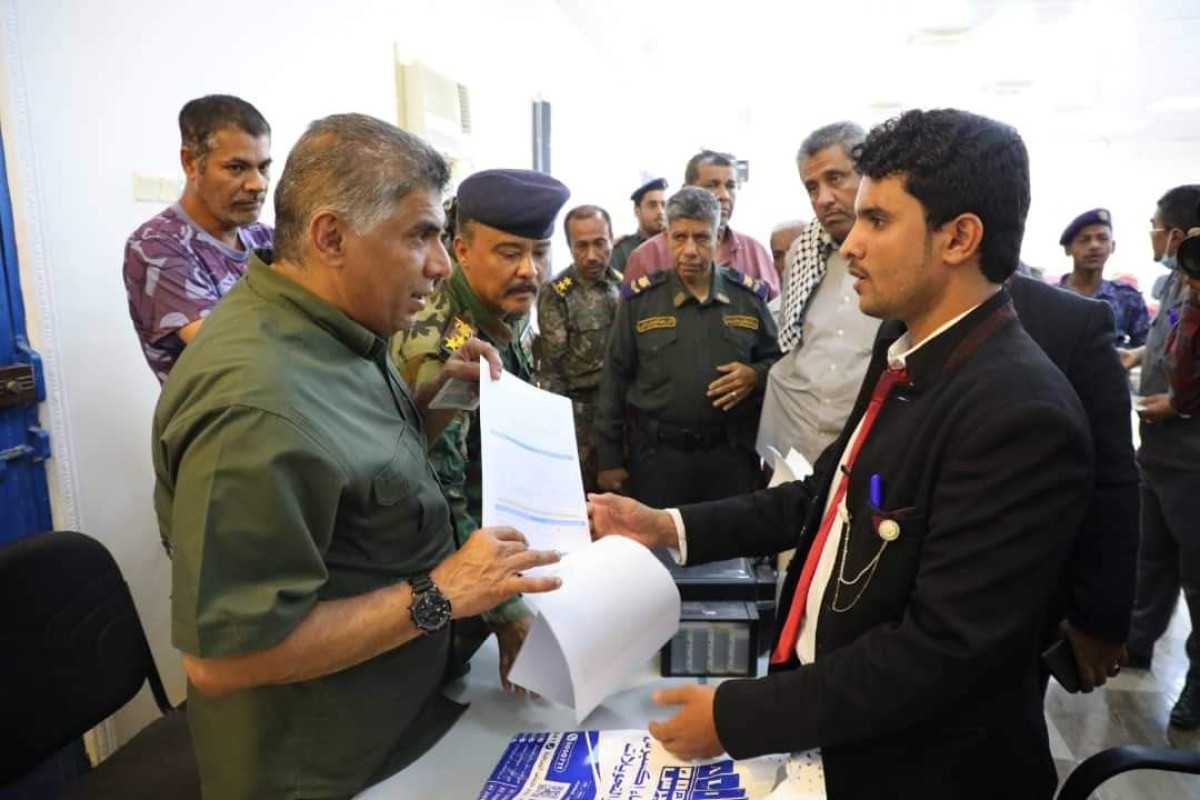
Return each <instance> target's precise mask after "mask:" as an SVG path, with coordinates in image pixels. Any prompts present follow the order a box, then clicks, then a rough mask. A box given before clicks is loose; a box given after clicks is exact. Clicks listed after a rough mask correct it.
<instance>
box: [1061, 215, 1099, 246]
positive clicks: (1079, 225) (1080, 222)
mask: <svg viewBox="0 0 1200 800" xmlns="http://www.w3.org/2000/svg"><path fill="white" fill-rule="evenodd" d="M1088 225H1107V226H1108V229H1109V230H1112V214H1109V213H1108V209H1107V208H1093V209H1092V210H1091V211H1085V212H1083V213H1082V214H1080V215H1079V216H1078V217H1076V218H1075V219H1073V220H1071V224H1070V225H1068V226H1067V229H1066V230H1065V231H1063V233H1062V237H1061V238H1060V239H1059V240H1058V243H1059V244H1061V245H1062V246H1063V247H1066V246H1067V245H1069V244H1070V243H1071V240H1072V239H1074V238H1075V234H1077V233H1079V232H1080V231H1081V230H1083V229H1084V228H1086V227H1087V226H1088Z"/></svg>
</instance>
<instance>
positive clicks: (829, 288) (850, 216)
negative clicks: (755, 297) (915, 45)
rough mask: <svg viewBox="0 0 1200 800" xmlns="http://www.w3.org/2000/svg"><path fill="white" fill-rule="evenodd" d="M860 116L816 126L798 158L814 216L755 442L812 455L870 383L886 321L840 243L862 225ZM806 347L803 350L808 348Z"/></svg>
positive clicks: (787, 280) (788, 278) (786, 293)
mask: <svg viewBox="0 0 1200 800" xmlns="http://www.w3.org/2000/svg"><path fill="white" fill-rule="evenodd" d="M863 136H864V132H863V129H862V128H860V127H859V126H858V125H855V124H854V123H852V122H837V123H833V124H831V125H826V126H824V127H822V128H819V129H817V130H816V131H814V132H812V133H811V134H809V136H808V137H807V138H806V139H805V140H804V142H803V143H802V144H801V146H800V151H799V153H798V154H797V158H796V161H797V166H798V167H799V170H800V177H801V179H802V180H803V182H804V188H805V190H806V191H807V192H808V197H809V200H810V202H811V203H812V208H813V212H814V213H815V214H816V219H815V221H814V223H815V224H811V225H809V226H808V228H807V229H806V230H805V231H804V233H802V234H801V235H800V236H799V237H798V238H797V239H796V241H795V242H794V243H793V244H792V246H791V248H790V249H789V250H788V253H787V257H786V268H785V272H784V276H783V279H782V284H783V303H782V311H781V313H780V317H779V345H780V348H781V349H782V350H783V351H784V353H785V355H784V357H783V358H782V359H780V360H779V361H778V362H776V364H775V366H774V368H772V370H771V373H770V375H769V377H768V380H767V387H766V394H765V397H764V402H763V413H762V419H761V422H760V425H759V435H758V442H757V449H758V452H759V454H760V455H761V456H763V457H764V458H769V451H768V449H767V448H768V447H774V448H776V449H778V450H779V451H780V452H782V453H786V452H787V451H788V449H789V448H791V447H794V448H796V450H797V451H798V452H800V453H801V454H802V455H803V456H805V457H806V458H807V459H808V460H809V461H814V460H815V459H816V457H817V455H818V454H820V452H821V451H822V450H823V449H824V448H825V446H826V445H827V444H829V442H831V441H832V440H833V439H834V437H835V436H837V434H838V432H839V431H840V430H841V428H842V425H843V424H844V423H845V421H846V417H847V416H848V415H849V413H850V408H851V405H852V404H853V402H854V397H855V394H856V393H857V392H858V388H859V385H860V384H861V383H862V376H863V373H864V372H865V370H866V367H867V361H868V358H869V356H870V352H871V343H872V341H874V338H875V330H876V328H878V324H879V323H878V321H877V320H873V319H871V318H870V317H867V316H866V315H865V314H863V313H862V312H861V311H859V309H858V302H857V298H856V296H855V294H854V292H853V291H852V290H851V288H850V287H851V284H852V280H851V279H850V277H849V274H848V273H847V272H846V266H847V265H846V261H845V259H844V258H842V257H841V256H840V255H839V254H838V252H837V248H838V245H840V244H841V242H842V240H843V239H844V238H845V237H846V234H847V233H849V232H850V228H851V227H853V225H854V197H855V194H856V193H857V192H858V184H859V180H860V178H859V175H858V173H857V172H855V171H854V166H853V164H852V162H851V160H850V149H851V148H852V147H853V146H854V145H856V144H858V143H860V142H861V141H862V140H863ZM801 348H803V355H801V352H800V351H801Z"/></svg>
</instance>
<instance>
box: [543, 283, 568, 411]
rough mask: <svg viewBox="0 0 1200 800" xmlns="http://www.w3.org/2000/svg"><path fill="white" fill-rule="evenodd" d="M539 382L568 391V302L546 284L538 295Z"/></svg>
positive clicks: (546, 387)
mask: <svg viewBox="0 0 1200 800" xmlns="http://www.w3.org/2000/svg"><path fill="white" fill-rule="evenodd" d="M537 310H538V329H539V331H540V333H539V334H538V367H537V369H538V374H537V378H538V385H539V386H541V387H542V388H543V389H546V390H548V391H551V392H554V393H555V394H563V395H565V394H566V393H567V389H568V388H570V387H569V385H568V383H567V301H566V298H564V297H563V296H562V295H560V294H559V293H558V292H556V291H555V290H554V287H553V286H546V287H545V288H544V289H542V293H541V294H540V295H539V296H538V302H537Z"/></svg>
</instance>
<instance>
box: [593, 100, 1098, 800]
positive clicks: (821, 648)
mask: <svg viewBox="0 0 1200 800" xmlns="http://www.w3.org/2000/svg"><path fill="white" fill-rule="evenodd" d="M855 161H856V164H857V168H858V171H859V172H860V173H861V174H862V175H863V182H862V186H861V187H860V189H859V194H858V199H857V203H856V213H857V221H856V222H855V225H854V228H853V229H852V231H851V232H850V235H849V236H848V237H847V238H846V240H845V241H844V242H843V244H842V252H843V253H844V254H845V255H846V256H847V257H848V258H849V259H850V261H851V264H852V266H851V270H850V271H851V274H853V275H854V276H855V277H856V278H857V282H856V284H855V290H856V291H857V292H858V295H859V306H860V308H861V309H862V310H863V311H864V312H865V313H867V314H870V315H872V316H876V317H879V318H881V319H885V320H892V321H893V322H888V323H885V324H884V325H882V326H881V328H880V334H879V338H878V339H877V341H876V347H875V351H874V356H873V358H872V362H871V366H870V367H869V369H868V371H867V376H866V380H865V382H864V384H863V390H862V392H861V393H860V395H859V398H858V401H857V402H856V404H855V408H854V411H853V412H852V413H851V415H850V419H849V421H848V422H847V425H846V428H845V429H844V430H843V432H842V434H841V436H840V437H839V438H838V440H837V441H835V442H834V443H833V444H832V445H831V446H830V447H829V448H828V449H827V450H826V451H825V452H824V453H823V454H822V456H821V457H820V458H819V459H818V461H817V465H816V470H815V472H814V475H813V476H812V477H811V478H810V479H808V480H806V481H804V482H802V483H793V484H785V485H783V486H780V487H777V488H775V489H771V490H767V491H763V492H757V493H755V494H752V495H744V496H742V497H737V498H730V499H728V500H723V501H718V502H714V503H703V504H698V505H695V506H686V507H683V508H681V509H678V510H677V511H676V510H668V511H654V510H651V509H649V508H646V507H645V506H642V505H640V504H637V503H636V502H634V501H632V500H629V499H627V498H620V497H614V496H603V495H601V496H596V495H593V496H592V498H591V506H592V518H593V526H594V530H595V532H596V533H597V534H598V535H605V534H612V533H617V534H623V535H626V536H630V537H631V538H635V539H638V540H640V541H642V542H643V543H646V544H648V545H655V546H660V545H666V546H670V547H675V548H677V549H678V550H679V551H680V557H681V558H682V559H684V560H685V561H686V563H701V562H705V561H712V560H717V559H722V558H729V557H732V556H735V555H763V554H768V553H772V552H777V551H779V550H783V549H785V548H787V547H791V546H795V547H797V557H796V559H795V560H794V561H793V562H792V566H791V568H790V569H789V571H788V578H787V581H786V583H785V585H784V588H783V594H782V602H781V609H780V618H781V619H782V620H783V621H784V624H783V625H782V626H781V627H782V632H781V634H780V638H779V639H778V640H777V641H776V646H775V647H774V649H773V653H772V674H770V675H769V676H767V677H765V678H759V679H756V680H732V681H726V682H724V683H722V684H721V685H720V686H719V687H717V688H715V689H714V688H713V687H710V686H689V687H684V688H681V689H675V690H668V691H664V692H661V693H660V695H659V698H658V699H659V700H660V702H664V703H670V704H680V705H681V706H682V708H681V709H680V710H679V711H678V712H677V713H676V714H675V716H674V717H672V718H671V719H669V720H667V721H666V722H663V723H652V724H651V727H650V732H651V734H652V735H654V736H656V737H657V738H658V739H660V740H661V741H662V742H663V744H664V746H665V747H666V748H667V749H668V750H670V751H671V752H673V753H675V754H676V755H679V756H682V757H699V756H708V755H714V754H716V753H719V752H721V751H722V750H724V751H726V752H728V753H729V754H730V755H732V756H734V757H736V758H743V757H748V756H753V755H759V754H762V753H770V752H785V751H795V750H805V749H809V748H813V747H821V748H822V755H823V758H824V762H825V776H826V786H827V791H828V795H829V797H830V798H833V800H838V798H858V797H884V796H887V797H922V798H946V799H947V800H950V798H961V797H972V798H992V797H995V798H1001V797H1003V798H1011V797H1021V798H1049V797H1050V796H1051V795H1052V794H1053V791H1054V786H1055V782H1056V779H1055V773H1054V767H1053V762H1052V760H1051V758H1050V751H1049V744H1048V737H1047V733H1046V727H1045V719H1044V717H1043V714H1042V696H1041V688H1040V682H1039V679H1038V659H1037V655H1038V652H1039V650H1040V647H1041V643H1042V640H1043V635H1044V629H1045V622H1046V620H1047V615H1048V611H1049V605H1050V599H1051V594H1052V592H1053V590H1054V588H1055V586H1056V584H1057V582H1058V577H1059V575H1060V574H1061V569H1062V565H1063V561H1064V559H1065V557H1066V555H1067V553H1068V551H1069V550H1070V548H1071V545H1072V543H1073V540H1074V538H1075V534H1076V531H1077V530H1078V526H1079V523H1080V521H1081V519H1082V515H1083V511H1084V506H1085V504H1086V502H1087V499H1088V496H1089V493H1090V490H1091V486H1092V480H1093V475H1092V470H1093V466H1092V465H1093V452H1092V444H1091V437H1090V436H1089V434H1088V430H1087V420H1086V417H1085V415H1084V412H1083V409H1082V408H1081V406H1080V404H1079V400H1078V398H1077V397H1076V396H1075V393H1074V392H1073V391H1072V389H1071V387H1070V385H1069V384H1068V383H1067V381H1066V379H1065V378H1064V377H1063V375H1062V373H1061V372H1060V371H1059V370H1058V369H1057V368H1056V367H1054V365H1053V364H1051V363H1050V361H1049V360H1048V359H1047V357H1046V356H1045V354H1044V353H1043V352H1042V351H1041V349H1040V348H1039V347H1038V346H1037V345H1036V344H1035V343H1034V342H1033V341H1032V340H1031V339H1030V338H1029V336H1028V335H1027V334H1026V333H1025V331H1024V330H1023V329H1022V328H1021V326H1020V324H1019V323H1018V322H1017V320H1016V313H1015V311H1014V310H1013V308H1012V303H1011V301H1010V298H1009V295H1008V293H1007V291H1005V290H1004V288H1003V287H1002V284H1003V282H1004V281H1005V280H1007V279H1008V277H1009V276H1010V275H1011V274H1012V272H1013V271H1014V270H1015V268H1016V266H1017V255H1018V250H1019V247H1020V242H1021V237H1022V235H1023V232H1024V223H1025V216H1026V213H1027V211H1028V207H1029V162H1028V155H1027V153H1026V150H1025V147H1024V144H1023V142H1022V141H1021V139H1020V137H1019V136H1018V135H1017V133H1016V131H1015V130H1013V129H1012V128H1010V127H1008V126H1005V125H1001V124H999V123H996V122H994V121H992V120H989V119H986V118H983V117H979V116H976V115H973V114H968V113H965V112H961V111H955V110H942V111H929V112H922V111H911V112H908V113H906V114H904V115H903V116H901V117H898V118H896V119H894V120H891V121H889V122H887V123H885V124H884V125H881V126H879V127H877V128H875V129H874V130H873V131H872V132H871V134H870V135H869V136H868V137H867V141H866V142H865V143H864V144H863V145H862V146H861V147H860V148H858V149H856V151H855ZM888 373H891V376H890V377H889V378H888V379H887V380H888V381H894V382H895V383H894V385H892V386H891V387H890V389H889V388H888V383H887V382H886V381H885V380H884V375H885V374H888ZM877 384H878V385H879V386H880V387H882V388H881V389H880V390H879V392H878V395H879V396H878V397H877V398H875V399H874V400H873V399H872V395H873V394H876V387H877ZM798 584H801V585H800V586H799V587H798Z"/></svg>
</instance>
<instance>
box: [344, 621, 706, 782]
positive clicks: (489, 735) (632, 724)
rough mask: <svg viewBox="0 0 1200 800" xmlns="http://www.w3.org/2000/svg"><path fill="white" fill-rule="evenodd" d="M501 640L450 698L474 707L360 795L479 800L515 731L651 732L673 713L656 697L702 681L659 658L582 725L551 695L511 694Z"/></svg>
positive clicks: (490, 644)
mask: <svg viewBox="0 0 1200 800" xmlns="http://www.w3.org/2000/svg"><path fill="white" fill-rule="evenodd" d="M498 658H499V656H498V652H497V650H496V640H495V637H492V638H490V639H488V641H487V642H486V643H485V644H484V646H483V647H482V648H481V649H480V651H479V652H478V653H477V654H476V655H475V658H474V659H472V661H471V672H470V673H469V674H468V675H467V677H466V680H465V681H458V682H457V683H455V684H453V685H452V687H451V689H450V690H448V691H447V695H448V696H450V697H452V698H453V699H455V700H458V701H459V702H463V703H470V704H471V707H470V708H468V709H467V710H466V712H464V713H463V715H462V717H460V718H459V720H458V722H457V723H456V724H455V726H454V727H453V728H451V729H450V730H449V731H448V732H447V733H446V735H445V736H443V737H442V740H441V741H440V742H438V743H437V745H436V746H434V748H433V749H432V750H430V751H429V752H428V753H426V754H425V755H424V756H422V757H421V758H420V759H419V760H418V761H417V762H416V763H414V764H412V765H411V766H409V767H408V768H407V769H405V770H403V771H402V772H399V773H397V774H396V775H393V776H392V777H390V778H388V779H387V780H385V781H382V782H381V783H378V784H376V785H375V786H372V787H371V788H370V789H367V790H366V791H365V792H363V793H361V794H360V795H358V798H359V800H475V797H477V796H478V794H479V791H480V790H481V789H482V788H483V784H484V782H485V781H486V780H487V778H488V776H489V775H491V773H492V767H494V766H495V765H496V762H497V761H499V760H500V756H501V754H503V752H504V748H505V747H506V746H507V745H508V741H509V739H511V738H512V736H513V734H515V733H520V732H521V731H566V730H577V729H587V730H619V729H622V728H636V729H645V727H646V724H647V723H648V722H649V721H650V720H652V719H659V720H665V719H667V718H669V717H670V716H671V715H672V714H673V713H674V710H673V709H672V708H663V707H659V706H656V705H655V704H654V703H653V702H652V701H651V700H650V695H651V694H652V693H653V692H654V691H655V690H656V689H659V688H662V687H666V686H684V685H687V684H690V683H695V678H661V677H659V676H658V660H657V659H655V661H654V663H653V665H651V664H647V665H646V667H645V668H644V670H642V671H640V672H639V673H638V674H636V675H635V676H634V677H633V678H631V679H630V681H629V683H628V685H627V686H626V688H625V689H623V690H621V691H619V692H617V693H615V694H613V695H612V696H611V697H609V698H608V699H607V700H606V701H605V702H604V703H603V704H602V705H601V706H600V707H599V708H597V709H596V710H595V711H593V712H592V713H591V715H590V716H588V718H587V719H585V720H584V721H583V724H582V725H580V724H576V722H575V712H574V711H572V710H571V709H569V708H566V707H565V706H560V705H557V704H554V703H551V702H550V701H548V700H531V699H529V698H528V697H517V696H515V695H512V694H506V693H505V692H504V690H503V689H501V688H500V672H499V666H498V665H499V660H498Z"/></svg>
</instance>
